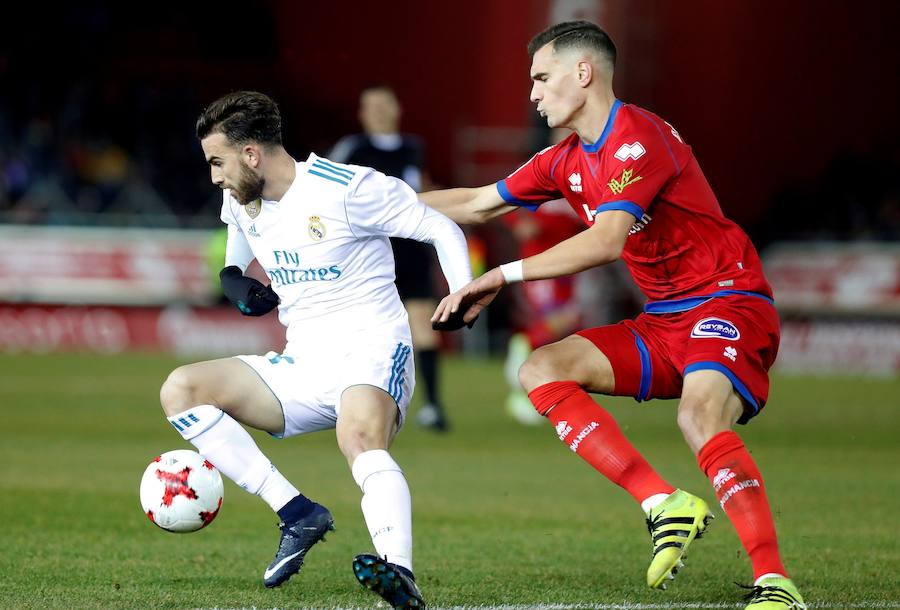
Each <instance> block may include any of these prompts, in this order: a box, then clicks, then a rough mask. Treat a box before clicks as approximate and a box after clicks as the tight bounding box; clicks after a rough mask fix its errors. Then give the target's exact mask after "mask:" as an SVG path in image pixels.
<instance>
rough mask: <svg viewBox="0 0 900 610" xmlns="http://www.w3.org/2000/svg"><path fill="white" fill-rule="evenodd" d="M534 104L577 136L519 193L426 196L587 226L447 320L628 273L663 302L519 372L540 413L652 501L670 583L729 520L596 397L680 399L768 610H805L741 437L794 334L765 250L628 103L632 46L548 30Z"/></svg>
mask: <svg viewBox="0 0 900 610" xmlns="http://www.w3.org/2000/svg"><path fill="white" fill-rule="evenodd" d="M528 51H529V54H530V55H531V57H532V65H531V78H532V80H533V83H534V84H533V87H532V89H531V101H532V102H534V103H536V104H537V110H538V112H539V113H540V114H541V116H544V117H546V119H547V123H548V125H549V126H550V127H568V128H570V129H572V130H573V131H574V132H575V133H574V134H573V135H572V136H570V137H569V138H567V139H565V140H563V141H562V142H561V143H559V144H557V145H555V146H551V147H549V148H547V149H545V150H543V151H541V152H539V153H538V154H536V155H535V156H534V157H532V158H531V160H529V161H528V162H527V163H525V165H523V166H522V167H520V168H519V169H517V170H516V171H515V172H513V173H512V174H511V175H510V176H508V177H507V178H506V179H505V180H501V181H500V182H498V183H496V184H495V185H494V184H492V185H488V186H484V187H481V188H474V189H450V190H444V191H434V192H431V193H425V194H423V195H421V199H422V200H423V201H424V202H425V203H427V204H428V205H430V206H432V207H434V208H436V209H438V210H440V211H441V212H443V213H444V214H446V215H447V216H450V217H451V218H452V219H454V220H456V221H457V222H461V223H477V222H484V221H487V220H489V219H491V218H494V217H497V216H500V215H502V214H505V213H507V212H509V211H512V210H514V209H516V208H517V207H527V208H531V209H534V208H535V207H536V206H538V205H540V204H541V203H543V202H546V201H550V200H553V199H557V198H559V197H565V198H566V199H567V200H568V202H569V203H570V205H571V206H572V208H573V209H574V210H575V211H576V213H578V214H579V215H580V217H581V218H582V220H583V221H584V223H585V225H587V229H586V230H584V231H582V232H580V233H578V234H577V235H575V236H574V237H571V238H569V239H567V240H565V241H562V242H560V243H559V244H557V245H556V246H554V247H552V248H549V249H547V250H545V251H543V252H541V253H539V254H535V255H534V256H530V257H527V258H525V259H522V260H519V261H515V262H512V263H507V264H505V265H500V267H497V268H494V269H491V270H490V271H488V272H487V273H485V274H484V275H482V276H481V277H479V278H477V279H476V280H474V281H473V282H472V283H470V284H469V285H467V286H465V287H464V288H462V289H461V290H459V291H457V292H455V293H453V294H451V295H449V296H447V297H446V298H445V299H444V300H443V301H441V304H440V305H439V306H438V308H437V310H436V311H435V314H434V317H433V318H432V321H433V322H435V323H440V322H445V321H447V320H448V319H449V318H450V316H451V314H453V315H455V316H458V315H459V314H460V312H463V313H464V315H463V320H464V321H466V322H469V321H471V320H473V319H474V318H475V316H477V315H478V313H479V311H481V309H483V308H484V307H486V306H487V305H488V304H489V303H490V302H491V301H492V300H493V298H494V297H495V296H496V294H497V292H498V291H499V290H500V289H501V288H502V287H503V286H504V285H506V284H509V283H512V282H517V281H523V280H524V281H528V280H538V279H544V278H552V277H559V276H562V275H568V274H572V273H577V272H579V271H583V270H585V269H588V268H590V267H594V266H597V265H603V264H607V263H610V262H612V261H614V260H616V259H618V258H620V257H621V258H622V259H624V260H625V263H626V264H627V265H628V268H629V270H630V272H631V275H632V277H633V278H634V281H635V282H636V283H637V285H638V286H639V287H640V289H641V291H642V292H643V294H644V295H645V296H646V298H647V303H646V305H645V306H644V312H643V313H642V314H641V315H639V316H638V317H637V318H636V319H634V320H625V321H623V322H620V323H619V324H614V325H611V326H603V327H600V328H590V329H587V330H583V331H580V332H577V333H575V334H574V335H571V336H569V337H566V338H565V339H563V340H561V341H558V342H556V343H553V344H551V345H547V346H545V347H542V348H540V349H538V350H536V351H535V352H534V353H533V354H532V355H531V356H530V357H529V358H528V360H527V361H526V362H525V364H524V365H523V366H522V368H521V369H520V371H519V380H520V381H521V383H522V385H523V386H524V388H525V389H526V390H527V391H528V392H529V398H530V399H531V401H532V403H533V404H534V407H535V409H536V410H537V411H538V412H539V413H540V414H541V415H544V416H546V417H547V418H548V419H549V420H550V421H551V423H552V424H553V425H554V427H555V428H556V433H557V434H558V435H559V438H560V439H561V440H562V441H563V442H564V443H566V444H567V445H568V446H569V448H571V449H572V450H573V451H575V452H576V453H577V454H578V455H579V456H580V457H581V458H583V459H584V460H585V461H587V462H588V463H590V464H591V466H593V467H594V468H595V469H597V470H598V471H600V472H601V473H602V474H603V475H604V476H606V477H607V478H608V479H609V480H611V481H612V482H613V483H616V484H617V485H619V486H621V487H622V488H624V489H625V490H626V491H627V492H628V493H630V494H631V495H632V496H633V497H634V499H635V500H636V501H637V502H638V503H640V505H641V507H642V508H643V509H644V511H645V514H646V516H647V526H648V529H649V530H650V535H651V540H652V544H653V559H652V561H651V564H650V567H649V568H648V571H647V584H648V585H649V586H650V587H653V588H665V587H666V584H667V583H668V581H669V580H671V579H673V578H674V576H675V573H676V572H677V570H678V569H679V568H680V567H682V566H683V561H682V560H683V558H684V556H685V553H686V552H687V551H688V548H689V546H690V545H691V543H692V542H693V541H694V539H695V538H696V537H698V536H699V535H700V534H701V533H703V531H704V530H705V528H706V526H707V523H708V520H709V518H710V517H711V516H712V513H711V512H710V511H709V508H708V506H707V504H706V503H705V502H704V501H703V500H702V499H701V498H699V497H697V496H695V495H692V494H690V493H687V492H686V491H682V490H679V489H676V488H675V487H673V486H672V485H671V484H670V483H668V482H667V481H666V480H664V479H663V478H662V477H661V476H660V475H659V474H658V473H657V472H656V471H655V470H654V469H653V467H652V466H651V465H650V464H649V463H648V462H647V460H646V459H644V457H643V456H642V455H641V454H640V453H639V452H638V451H637V450H636V449H635V448H634V447H633V446H632V445H631V443H630V442H629V441H628V440H627V439H626V438H625V436H624V435H623V433H622V431H621V430H620V428H619V426H618V425H617V424H616V422H615V420H614V419H613V418H612V416H611V415H610V414H609V413H607V412H606V411H605V410H604V409H603V408H602V407H601V406H599V405H598V404H596V403H595V402H594V400H593V399H592V398H591V397H590V396H589V394H588V392H592V393H598V394H607V395H616V396H633V397H634V398H635V399H637V400H639V401H641V400H648V399H651V398H676V397H677V398H680V402H679V405H678V414H677V421H678V426H679V427H680V429H681V431H682V433H683V435H684V438H685V440H686V441H687V443H688V445H689V446H690V448H691V449H692V450H693V452H694V453H695V455H696V457H697V463H698V465H699V466H700V468H701V470H703V472H704V473H705V474H706V475H707V476H708V477H709V479H710V482H711V483H712V485H713V488H714V490H715V494H716V497H717V499H718V501H719V504H720V506H721V507H722V509H723V510H724V512H725V514H726V515H727V516H728V518H729V519H730V520H731V522H732V524H733V525H734V527H735V529H736V530H737V533H738V536H739V537H740V539H741V542H742V543H743V545H744V548H745V549H746V551H747V554H748V555H749V557H750V560H751V563H752V565H753V572H754V578H755V582H754V586H753V587H749V589H750V591H749V593H748V595H747V599H748V600H749V605H748V606H747V607H748V608H751V609H752V610H763V609H778V608H781V609H783V608H805V606H804V605H803V599H802V597H801V596H800V593H799V592H798V591H797V588H796V586H795V585H794V584H793V582H791V580H790V579H789V578H788V575H787V572H786V570H785V568H784V566H783V564H782V562H781V558H780V556H779V552H778V542H777V538H776V534H775V526H774V522H773V519H772V514H771V510H770V508H769V502H768V500H767V498H766V491H765V486H764V483H763V479H762V476H761V475H760V472H759V469H758V468H757V466H756V464H755V463H754V461H753V458H752V457H751V456H750V453H749V452H748V450H747V448H746V447H745V446H744V443H743V442H742V441H741V439H740V437H739V436H738V435H737V434H736V433H735V432H734V431H733V430H732V428H733V426H734V424H736V423H742V424H743V423H747V422H748V421H749V420H750V419H751V418H752V417H754V416H755V415H757V414H758V413H759V412H760V410H761V409H762V408H763V406H764V405H765V402H766V399H767V397H768V392H769V381H768V370H769V368H770V367H771V366H772V363H773V361H774V360H775V355H776V352H777V350H778V342H779V321H778V315H777V313H776V311H775V308H774V305H773V300H772V289H771V288H770V287H769V284H768V283H767V281H766V278H765V276H764V275H763V270H762V265H761V264H760V260H759V256H758V255H757V253H756V250H755V248H754V247H753V244H752V243H751V242H750V240H749V239H748V237H747V235H746V234H745V233H744V232H743V231H742V230H741V229H740V227H738V226H737V225H736V224H735V223H733V222H731V221H730V220H728V219H727V218H725V217H724V216H723V215H722V211H721V209H720V207H719V203H718V202H717V200H716V197H715V195H714V194H713V192H712V190H711V189H710V187H709V184H708V183H707V181H706V178H705V177H704V176H703V173H702V171H701V170H700V167H699V165H698V164H697V160H696V159H695V158H694V155H693V153H692V152H691V148H690V146H688V145H687V144H685V142H684V140H683V139H682V137H681V136H680V135H679V134H678V132H677V131H676V130H675V128H674V127H672V126H671V125H669V124H668V123H666V122H665V121H664V120H662V119H661V118H659V117H657V116H656V115H654V114H652V113H650V112H648V111H646V110H644V109H642V108H639V107H637V106H634V105H631V104H627V103H623V102H622V101H620V100H618V99H616V97H615V94H614V93H613V89H612V77H613V69H614V65H615V57H616V50H615V46H614V44H613V43H612V41H611V40H610V38H609V36H608V35H607V34H606V32H604V31H603V30H602V29H600V28H599V27H597V26H596V25H594V24H592V23H589V22H586V21H575V22H567V23H561V24H558V25H555V26H552V27H550V28H548V29H547V30H545V31H543V32H541V33H540V34H538V35H537V36H536V37H535V38H534V39H533V40H532V41H531V42H530V43H529V46H528Z"/></svg>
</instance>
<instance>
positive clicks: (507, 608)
mask: <svg viewBox="0 0 900 610" xmlns="http://www.w3.org/2000/svg"><path fill="white" fill-rule="evenodd" d="M806 606H807V608H809V609H810V610H812V609H814V608H819V609H822V610H828V609H831V608H835V609H844V608H846V609H848V610H856V609H872V610H880V609H888V608H900V601H868V600H864V601H858V602H849V603H847V604H832V603H829V602H808V603H807V604H806ZM384 608H387V604H384V603H379V604H378V605H375V606H347V607H342V606H335V607H333V608H331V609H330V610H383V609H384ZM707 608H709V609H724V608H744V604H742V603H733V604H726V603H709V602H681V603H677V604H676V603H671V602H668V603H663V604H640V603H629V602H622V603H620V604H609V603H597V604H591V603H582V604H501V605H499V606H443V607H431V608H430V610H694V609H698V610H700V609H702V610H706V609H707ZM195 610H281V609H280V608H277V607H275V608H257V607H256V606H253V607H252V608H220V607H215V608H197V609H195ZM300 610H326V609H323V608H322V607H321V606H317V607H307V606H303V607H301V608H300Z"/></svg>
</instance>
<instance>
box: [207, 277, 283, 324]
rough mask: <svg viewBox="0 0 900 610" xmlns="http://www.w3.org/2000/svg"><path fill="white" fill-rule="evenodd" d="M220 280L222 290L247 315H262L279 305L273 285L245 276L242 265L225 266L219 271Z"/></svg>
mask: <svg viewBox="0 0 900 610" xmlns="http://www.w3.org/2000/svg"><path fill="white" fill-rule="evenodd" d="M219 281H220V282H222V292H224V293H225V296H226V297H228V300H229V301H231V302H232V303H234V305H235V307H237V308H238V309H239V310H240V311H241V313H242V314H244V315H245V316H262V315H265V314H267V313H269V312H270V311H272V310H273V309H275V308H276V307H278V295H277V294H275V291H274V290H272V287H271V286H263V284H262V282H259V281H257V280H255V279H253V278H252V277H247V276H245V275H244V272H243V271H241V268H240V267H237V266H234V265H232V266H230V267H225V268H224V269H222V270H221V271H220V272H219Z"/></svg>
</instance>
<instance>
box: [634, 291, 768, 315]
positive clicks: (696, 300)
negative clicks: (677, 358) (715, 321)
mask: <svg viewBox="0 0 900 610" xmlns="http://www.w3.org/2000/svg"><path fill="white" fill-rule="evenodd" d="M735 295H742V296H747V297H756V298H757V299H762V300H763V301H766V302H767V303H768V304H769V305H775V301H774V300H772V298H770V297H767V296H766V295H764V294H759V293H758V292H750V291H749V290H720V291H718V292H714V293H712V294H703V295H700V296H696V297H688V298H686V299H672V300H669V301H650V302H648V303H645V304H644V313H653V314H659V313H679V312H682V311H689V310H691V309H694V308H695V307H699V306H700V305H703V304H704V303H706V302H707V301H709V300H710V299H715V298H719V297H729V296H735Z"/></svg>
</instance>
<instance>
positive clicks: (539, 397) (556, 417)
mask: <svg viewBox="0 0 900 610" xmlns="http://www.w3.org/2000/svg"><path fill="white" fill-rule="evenodd" d="M528 397H529V398H530V399H531V402H532V403H533V404H534V408H535V409H537V411H538V413H541V414H542V415H546V416H547V419H549V420H550V421H551V422H553V425H554V426H555V427H556V434H557V435H558V436H559V440H561V441H562V442H564V443H565V444H567V445H568V446H569V449H571V450H572V451H574V452H575V453H577V454H578V455H579V456H580V457H581V459H583V460H584V461H586V462H587V463H588V464H590V465H591V466H593V467H594V468H596V469H597V470H598V471H600V473H601V474H602V475H603V476H605V477H606V478H607V479H609V480H610V481H612V482H613V483H615V484H616V485H618V486H620V487H622V488H623V489H625V490H626V491H627V492H628V493H630V494H631V495H632V496H634V499H635V500H637V501H638V503H640V502H643V501H644V500H646V499H647V498H649V497H650V496H652V495H654V494H660V493H662V494H670V493H672V492H673V491H675V488H674V487H672V486H671V485H669V484H668V483H666V482H665V481H664V480H663V479H662V478H661V477H660V476H659V475H658V474H657V473H656V471H655V470H653V467H652V466H650V464H648V463H647V460H645V459H644V457H643V456H642V455H641V454H640V453H638V451H637V449H635V448H634V447H633V446H632V445H631V443H629V442H628V439H627V438H625V435H624V434H622V431H621V430H620V429H619V425H618V424H617V423H616V420H614V419H613V418H612V416H611V415H610V414H609V413H607V412H606V411H605V410H604V409H603V407H601V406H600V405H598V404H597V403H595V402H594V400H593V399H592V398H591V397H590V396H589V395H588V393H587V392H585V391H584V390H582V389H581V386H579V385H578V384H577V383H575V382H574V381H554V382H551V383H546V384H544V385H542V386H540V387H538V388H535V389H534V390H533V391H532V392H531V393H529V394H528ZM553 405H556V406H555V407H554V408H553V410H552V411H550V412H549V413H548V412H547V411H548V410H549V409H550V408H551V407H553Z"/></svg>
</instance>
